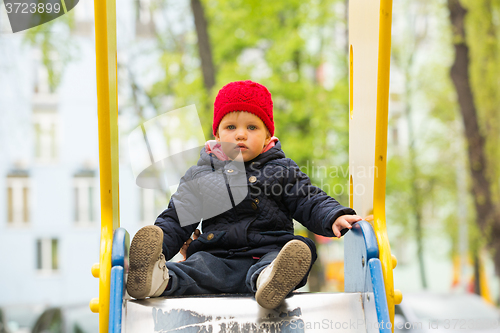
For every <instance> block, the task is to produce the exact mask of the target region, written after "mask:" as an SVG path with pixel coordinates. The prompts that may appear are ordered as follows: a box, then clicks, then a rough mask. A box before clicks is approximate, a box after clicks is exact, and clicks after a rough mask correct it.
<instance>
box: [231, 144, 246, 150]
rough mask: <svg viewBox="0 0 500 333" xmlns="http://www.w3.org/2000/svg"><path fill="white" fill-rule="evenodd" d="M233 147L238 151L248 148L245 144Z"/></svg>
mask: <svg viewBox="0 0 500 333" xmlns="http://www.w3.org/2000/svg"><path fill="white" fill-rule="evenodd" d="M234 149H238V150H240V151H245V150H248V148H247V146H245V145H237V146H236V147H234Z"/></svg>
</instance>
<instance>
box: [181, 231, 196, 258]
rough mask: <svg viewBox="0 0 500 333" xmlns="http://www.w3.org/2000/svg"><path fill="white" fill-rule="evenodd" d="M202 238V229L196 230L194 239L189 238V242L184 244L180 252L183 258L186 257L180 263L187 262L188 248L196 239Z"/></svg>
mask: <svg viewBox="0 0 500 333" xmlns="http://www.w3.org/2000/svg"><path fill="white" fill-rule="evenodd" d="M199 236H200V229H196V230H195V231H194V232H193V238H189V239H188V240H187V242H185V243H184V245H182V247H181V249H180V250H179V252H180V253H181V254H182V256H183V257H184V259H182V260H180V261H179V262H181V261H185V260H186V255H187V253H186V251H187V248H188V247H189V244H191V242H192V241H193V240H195V239H197V238H198V237H199Z"/></svg>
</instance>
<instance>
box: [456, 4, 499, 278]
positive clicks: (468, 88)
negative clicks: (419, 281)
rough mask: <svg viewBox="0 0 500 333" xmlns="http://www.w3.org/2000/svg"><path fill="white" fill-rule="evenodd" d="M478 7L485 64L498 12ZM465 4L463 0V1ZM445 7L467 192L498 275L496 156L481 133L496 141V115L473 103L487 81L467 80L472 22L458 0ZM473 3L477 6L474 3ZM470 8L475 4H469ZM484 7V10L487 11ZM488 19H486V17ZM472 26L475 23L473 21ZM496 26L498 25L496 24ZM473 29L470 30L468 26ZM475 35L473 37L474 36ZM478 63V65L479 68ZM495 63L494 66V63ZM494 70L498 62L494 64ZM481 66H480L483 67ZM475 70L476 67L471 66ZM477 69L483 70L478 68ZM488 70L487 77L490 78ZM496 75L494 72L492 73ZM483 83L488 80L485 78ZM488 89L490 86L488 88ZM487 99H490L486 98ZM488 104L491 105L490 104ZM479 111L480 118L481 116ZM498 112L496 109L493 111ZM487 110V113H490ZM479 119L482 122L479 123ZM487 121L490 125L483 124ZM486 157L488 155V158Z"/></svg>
mask: <svg viewBox="0 0 500 333" xmlns="http://www.w3.org/2000/svg"><path fill="white" fill-rule="evenodd" d="M479 2H481V4H479V5H481V6H485V7H486V8H488V9H489V11H490V15H487V16H486V19H485V17H482V18H481V24H485V23H486V24H485V25H486V26H487V27H490V29H491V30H490V32H489V37H490V38H492V39H493V41H492V42H493V44H494V45H495V47H494V48H493V50H492V51H493V52H497V53H496V56H494V57H493V59H492V57H491V56H486V57H484V54H483V57H482V59H475V61H481V62H483V66H484V63H486V66H485V67H487V66H488V63H489V61H494V60H495V58H497V59H498V43H499V42H498V39H497V37H496V33H495V31H496V30H495V26H494V24H493V20H492V16H491V15H492V13H493V12H495V9H496V13H498V5H496V7H495V6H494V5H493V2H492V1H479ZM464 3H465V2H464ZM447 4H448V10H449V18H450V23H451V26H452V30H453V32H452V33H453V46H454V49H455V60H454V62H453V65H452V67H451V70H450V76H451V79H452V81H453V84H454V86H455V89H456V93H457V99H458V104H459V109H460V114H461V116H462V120H463V126H464V134H465V137H466V140H467V144H468V145H467V153H468V159H469V172H470V177H471V182H472V185H471V193H472V196H473V199H474V206H475V211H476V222H477V224H478V226H479V227H480V229H481V231H482V233H483V235H484V236H486V238H487V243H488V245H489V247H490V248H491V249H492V250H493V257H494V262H495V268H496V272H497V274H500V208H499V207H500V202H499V200H498V198H499V196H498V192H497V191H498V184H495V182H494V179H498V178H492V176H493V175H498V169H495V168H498V166H497V165H495V164H494V163H495V161H498V160H495V159H492V158H491V157H498V146H497V147H496V151H493V152H491V153H490V154H489V152H488V149H487V146H488V145H487V138H486V135H485V133H488V134H491V135H492V138H491V141H493V142H496V143H498V132H494V131H491V129H492V128H493V129H497V128H498V127H497V126H498V116H496V117H493V119H488V118H486V117H485V114H488V113H487V111H489V110H478V107H477V103H476V101H478V100H479V99H478V98H477V97H476V98H475V95H476V94H484V92H483V93H475V92H480V91H482V90H483V89H484V91H488V89H489V88H488V84H484V83H485V82H484V81H482V84H481V87H478V86H476V87H475V89H474V82H472V80H471V73H470V72H471V68H472V65H471V57H470V40H471V36H467V33H466V31H467V26H469V25H474V24H473V22H472V21H470V20H466V16H467V9H466V8H465V7H464V6H463V5H462V3H461V2H460V1H459V0H448V1H447ZM476 5H478V4H477V3H476ZM471 8H472V9H473V10H477V8H478V7H474V6H471ZM488 9H487V10H488ZM488 18H489V20H488ZM474 23H475V24H476V25H477V24H478V22H474ZM496 28H498V26H497V27H496ZM471 30H472V31H474V30H473V29H471ZM474 37H475V36H474ZM483 66H481V67H483ZM494 66H495V65H494ZM495 67H496V68H495V69H498V65H496V66H495ZM483 68H484V67H483ZM475 69H476V70H478V68H477V67H476V68H475ZM481 71H484V69H483V70H481ZM491 75H492V74H491V73H489V75H488V76H487V77H489V78H490V79H491ZM493 75H496V76H498V71H497V72H496V73H495V74H493ZM486 83H490V82H488V81H486ZM490 89H491V88H490ZM490 101H491V99H490ZM490 107H491V106H490ZM481 111H482V113H483V117H481ZM497 113H498V111H497ZM490 114H491V113H489V114H488V115H490ZM481 120H483V122H484V123H483V124H481ZM489 123H491V125H489V126H488V125H486V124H489ZM489 156H490V157H489Z"/></svg>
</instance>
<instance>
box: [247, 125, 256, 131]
mask: <svg viewBox="0 0 500 333" xmlns="http://www.w3.org/2000/svg"><path fill="white" fill-rule="evenodd" d="M248 129H249V130H254V129H257V127H256V126H254V125H249V126H248Z"/></svg>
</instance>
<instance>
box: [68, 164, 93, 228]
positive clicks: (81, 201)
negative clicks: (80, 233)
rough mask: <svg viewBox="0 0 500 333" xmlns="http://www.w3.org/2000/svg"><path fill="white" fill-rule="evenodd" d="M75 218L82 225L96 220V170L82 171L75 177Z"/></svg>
mask: <svg viewBox="0 0 500 333" xmlns="http://www.w3.org/2000/svg"><path fill="white" fill-rule="evenodd" d="M73 193H74V205H75V206H74V207H75V210H74V213H75V214H74V219H75V223H77V224H80V225H85V224H91V223H93V222H95V221H96V213H95V208H96V178H95V173H94V171H82V172H79V173H78V174H76V175H75V178H74V190H73Z"/></svg>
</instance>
